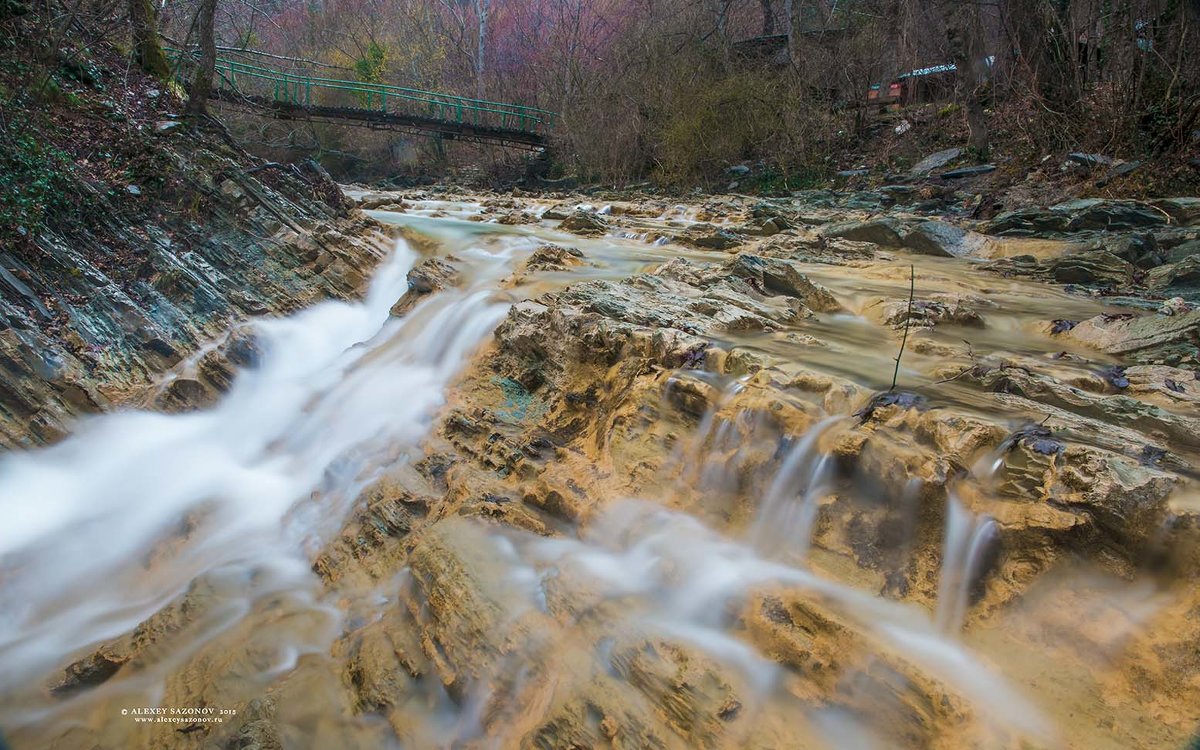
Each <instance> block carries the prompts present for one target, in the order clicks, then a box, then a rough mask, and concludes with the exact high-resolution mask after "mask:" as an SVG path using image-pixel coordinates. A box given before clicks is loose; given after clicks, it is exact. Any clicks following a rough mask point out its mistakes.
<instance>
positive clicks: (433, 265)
mask: <svg viewBox="0 0 1200 750" xmlns="http://www.w3.org/2000/svg"><path fill="white" fill-rule="evenodd" d="M458 283H459V273H458V269H457V268H455V267H454V266H452V265H451V264H450V263H447V262H446V261H444V260H442V259H441V258H428V259H426V260H423V261H421V262H420V263H418V264H417V265H416V266H414V267H413V268H412V270H410V271H409V272H408V291H406V292H405V293H404V295H403V296H401V297H400V299H399V300H397V301H396V304H394V305H392V315H403V314H404V313H406V312H408V311H409V310H411V309H412V308H413V306H414V305H416V304H417V301H418V300H419V299H420V298H421V297H424V296H425V295H427V294H431V293H433V292H437V291H441V290H442V289H445V288H446V287H450V286H456V285H458Z"/></svg>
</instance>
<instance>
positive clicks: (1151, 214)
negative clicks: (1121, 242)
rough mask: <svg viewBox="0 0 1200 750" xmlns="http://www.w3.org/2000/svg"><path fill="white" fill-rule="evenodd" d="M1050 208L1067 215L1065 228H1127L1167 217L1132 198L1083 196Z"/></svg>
mask: <svg viewBox="0 0 1200 750" xmlns="http://www.w3.org/2000/svg"><path fill="white" fill-rule="evenodd" d="M1050 210H1051V211H1054V212H1056V213H1061V214H1066V215H1068V216H1070V217H1071V219H1070V222H1069V223H1068V225H1067V231H1069V232H1077V231H1083V230H1089V229H1092V230H1104V231H1127V230H1133V229H1145V228H1149V227H1157V226H1162V225H1163V224H1166V223H1167V220H1168V217H1167V215H1166V214H1164V213H1163V212H1162V211H1160V210H1157V209H1155V208H1153V207H1150V206H1147V205H1145V204H1143V203H1138V202H1136V201H1110V200H1101V199H1099V198H1086V199H1080V200H1073V201H1066V202H1065V203H1059V204H1058V205H1055V206H1051V207H1050Z"/></svg>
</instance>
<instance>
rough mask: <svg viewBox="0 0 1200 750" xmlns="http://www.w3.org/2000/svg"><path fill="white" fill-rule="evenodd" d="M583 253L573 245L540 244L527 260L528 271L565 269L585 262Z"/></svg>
mask: <svg viewBox="0 0 1200 750" xmlns="http://www.w3.org/2000/svg"><path fill="white" fill-rule="evenodd" d="M582 258H583V253H581V252H580V251H578V250H576V249H575V248H573V247H562V246H561V245H552V244H550V243H546V244H544V245H538V247H537V249H535V250H534V251H533V254H532V255H530V256H529V259H528V260H527V261H525V270H526V271H565V270H567V269H568V268H570V267H571V266H578V265H580V264H582V263H583V261H582V260H581V259H582Z"/></svg>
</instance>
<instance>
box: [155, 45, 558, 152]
mask: <svg viewBox="0 0 1200 750" xmlns="http://www.w3.org/2000/svg"><path fill="white" fill-rule="evenodd" d="M167 53H168V55H169V56H170V57H171V58H172V62H173V64H174V69H175V70H176V74H177V75H178V76H181V77H182V76H183V75H184V74H185V72H186V71H187V70H188V69H189V68H190V67H191V66H192V65H193V64H194V61H195V59H196V58H197V57H198V56H199V53H198V52H196V51H195V50H189V51H187V52H184V51H182V50H179V49H174V48H167ZM248 60H254V61H255V62H249V61H248ZM281 62H282V63H285V64H280V63H281ZM316 65H317V64H316V63H313V62H311V61H304V60H296V59H292V58H284V57H280V56H278V55H270V54H267V53H264V52H256V51H253V50H231V49H228V48H222V49H221V51H220V53H219V54H218V56H217V67H216V77H215V80H214V81H213V94H212V97H213V98H214V99H217V100H219V101H221V102H223V103H227V104H232V105H237V106H242V107H245V108H247V109H249V110H250V111H253V112H255V113H256V114H261V115H265V116H269V117H274V118H277V119H284V120H311V121H319V122H331V123H341V124H349V125H360V126H364V127H369V128H375V129H384V130H398V131H401V132H407V133H415V134H421V135H433V136H441V137H442V138H445V139H447V140H461V141H470V142H474V143H492V144H498V145H501V146H513V147H518V148H529V149H536V148H544V147H545V146H546V136H547V135H548V133H549V131H550V128H551V127H553V125H554V119H555V114H554V113H553V112H547V111H546V110H544V109H537V108H535V107H526V106H523V105H520V104H504V103H501V102H489V101H485V100H483V99H469V98H466V97H461V96H454V95H452V94H441V93H437V92H434V91H422V90H420V89H410V88H402V87H400V86H389V85H387V84H382V83H364V82H362V81H351V80H341V79H336V78H324V77H321V76H318V75H315V74H314V73H313V68H314V67H315V66H316Z"/></svg>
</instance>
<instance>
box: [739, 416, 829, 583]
mask: <svg viewBox="0 0 1200 750" xmlns="http://www.w3.org/2000/svg"><path fill="white" fill-rule="evenodd" d="M839 421H841V418H840V417H836V416H834V417H826V418H824V419H822V420H821V421H819V422H817V423H816V424H815V425H813V426H812V428H810V429H809V431H808V432H806V433H805V434H804V435H803V436H801V437H800V438H798V439H796V440H795V441H794V442H793V443H792V445H791V446H790V447H789V448H788V449H787V451H786V452H785V454H784V458H783V462H782V463H781V464H780V466H779V470H778V472H776V474H775V478H774V479H773V480H772V482H771V485H770V487H769V488H768V489H767V492H766V495H765V496H764V497H763V500H762V507H761V509H760V510H759V513H758V515H757V517H756V519H755V521H754V524H753V526H752V527H751V531H750V539H751V542H752V544H753V545H754V548H755V549H757V550H760V551H762V552H763V553H764V554H768V555H771V556H778V555H786V554H791V555H794V556H795V557H796V558H797V559H801V560H802V559H804V557H805V555H806V554H807V553H808V547H809V544H810V543H811V542H812V534H813V524H814V522H815V521H816V518H817V511H818V509H819V508H818V505H817V504H818V502H819V501H820V499H821V498H822V497H824V496H825V495H826V494H827V493H828V492H829V490H830V480H831V479H832V469H833V466H832V461H831V460H830V458H829V456H828V455H827V454H824V453H821V451H820V450H819V447H818V445H819V441H820V440H821V436H822V435H824V434H825V433H826V432H828V431H829V430H830V429H832V428H833V427H834V426H835V425H836V424H837V423H838V422H839Z"/></svg>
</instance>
